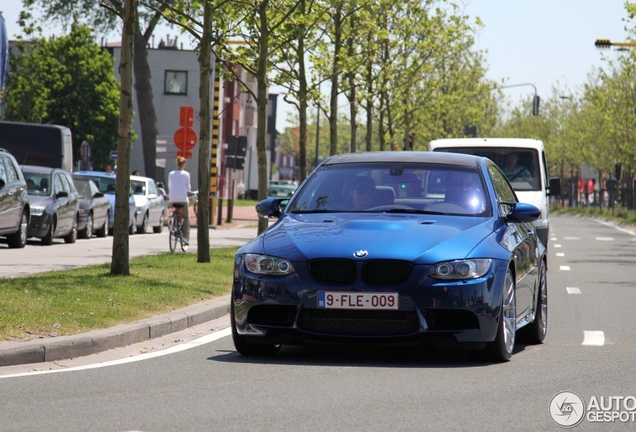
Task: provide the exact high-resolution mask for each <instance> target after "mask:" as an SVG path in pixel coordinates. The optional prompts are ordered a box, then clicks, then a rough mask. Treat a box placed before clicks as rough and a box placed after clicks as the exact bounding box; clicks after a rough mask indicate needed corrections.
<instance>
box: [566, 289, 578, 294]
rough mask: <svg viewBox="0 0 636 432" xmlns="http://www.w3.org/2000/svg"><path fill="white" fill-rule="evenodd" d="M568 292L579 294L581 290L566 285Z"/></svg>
mask: <svg viewBox="0 0 636 432" xmlns="http://www.w3.org/2000/svg"><path fill="white" fill-rule="evenodd" d="M565 289H566V290H567V292H568V294H581V290H580V289H578V288H576V287H567V288H565Z"/></svg>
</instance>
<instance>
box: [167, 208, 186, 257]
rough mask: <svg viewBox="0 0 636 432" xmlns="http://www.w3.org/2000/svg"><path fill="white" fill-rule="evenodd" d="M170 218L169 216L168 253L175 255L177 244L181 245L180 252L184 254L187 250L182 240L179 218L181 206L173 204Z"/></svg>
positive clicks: (181, 219)
mask: <svg viewBox="0 0 636 432" xmlns="http://www.w3.org/2000/svg"><path fill="white" fill-rule="evenodd" d="M172 207H173V211H172V216H170V230H169V236H168V238H169V240H170V252H172V253H175V251H176V250H177V244H180V245H181V250H182V251H183V252H185V251H186V250H188V244H187V243H186V242H185V241H184V240H183V218H182V217H181V208H182V207H183V206H182V205H181V204H173V205H172Z"/></svg>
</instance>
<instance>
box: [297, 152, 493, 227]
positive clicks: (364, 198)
mask: <svg viewBox="0 0 636 432" xmlns="http://www.w3.org/2000/svg"><path fill="white" fill-rule="evenodd" d="M485 191H486V187H485V184H484V180H483V178H482V176H481V174H480V171H478V170H476V169H468V168H464V167H457V166H449V165H433V164H394V163H372V164H369V163H364V164H362V163H360V164H346V165H345V164H343V165H331V166H330V165H327V166H323V167H321V168H320V169H319V170H318V171H316V172H315V173H314V174H313V175H312V177H310V178H309V179H307V181H306V182H305V183H304V184H303V186H302V188H301V189H299V190H298V191H297V192H296V193H295V194H294V197H293V198H292V200H291V201H290V203H289V207H288V208H287V211H288V212H291V213H307V212H357V211H364V212H369V211H370V212H394V213H441V214H457V215H471V216H475V215H479V216H489V215H490V214H491V210H490V205H489V203H488V200H487V195H486V194H487V192H485Z"/></svg>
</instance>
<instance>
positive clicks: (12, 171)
mask: <svg viewBox="0 0 636 432" xmlns="http://www.w3.org/2000/svg"><path fill="white" fill-rule="evenodd" d="M18 169H19V168H18V167H16V166H15V164H14V163H13V161H12V159H11V158H9V157H7V156H2V155H0V179H1V180H2V181H3V182H4V187H3V188H2V189H0V230H4V229H10V228H14V227H16V226H18V225H19V223H20V217H21V216H22V208H21V206H20V194H21V193H22V190H21V189H20V187H19V185H18V183H19V180H20V177H19V175H18V172H17V170H18Z"/></svg>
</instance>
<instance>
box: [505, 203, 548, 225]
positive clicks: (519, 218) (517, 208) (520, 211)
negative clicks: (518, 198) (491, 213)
mask: <svg viewBox="0 0 636 432" xmlns="http://www.w3.org/2000/svg"><path fill="white" fill-rule="evenodd" d="M540 217H541V210H539V209H538V208H537V207H535V206H533V205H532V204H527V203H522V202H518V203H516V204H515V205H514V207H513V209H512V210H511V211H510V213H508V215H507V216H506V222H534V221H536V220H537V219H539V218H540Z"/></svg>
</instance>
